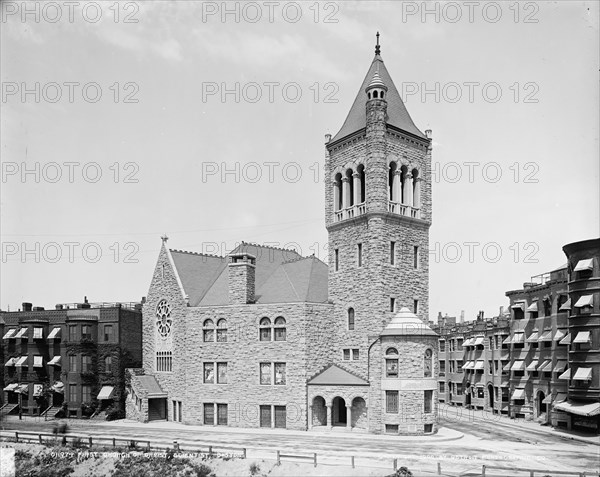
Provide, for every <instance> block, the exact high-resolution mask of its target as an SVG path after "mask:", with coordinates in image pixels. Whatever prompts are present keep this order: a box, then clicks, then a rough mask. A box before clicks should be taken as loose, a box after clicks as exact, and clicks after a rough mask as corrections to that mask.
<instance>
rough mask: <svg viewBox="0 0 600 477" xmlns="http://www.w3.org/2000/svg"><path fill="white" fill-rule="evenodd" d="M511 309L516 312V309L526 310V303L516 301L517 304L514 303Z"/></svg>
mask: <svg viewBox="0 0 600 477" xmlns="http://www.w3.org/2000/svg"><path fill="white" fill-rule="evenodd" d="M511 308H512V309H513V310H515V309H520V310H524V309H525V302H524V301H516V302H515V303H513V304H512V305H511Z"/></svg>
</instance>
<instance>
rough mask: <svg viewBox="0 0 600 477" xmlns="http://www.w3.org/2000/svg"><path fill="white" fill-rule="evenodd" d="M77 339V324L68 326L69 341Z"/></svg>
mask: <svg viewBox="0 0 600 477" xmlns="http://www.w3.org/2000/svg"><path fill="white" fill-rule="evenodd" d="M76 339H77V325H71V326H69V341H75V340H76Z"/></svg>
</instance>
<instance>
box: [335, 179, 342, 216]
mask: <svg viewBox="0 0 600 477" xmlns="http://www.w3.org/2000/svg"><path fill="white" fill-rule="evenodd" d="M333 204H334V208H335V211H336V212H337V211H339V210H342V208H343V205H342V174H340V173H337V174H336V175H335V178H334V180H333Z"/></svg>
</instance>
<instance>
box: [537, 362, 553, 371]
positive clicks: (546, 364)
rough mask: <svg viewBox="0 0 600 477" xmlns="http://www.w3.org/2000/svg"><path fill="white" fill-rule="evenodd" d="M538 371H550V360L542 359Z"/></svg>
mask: <svg viewBox="0 0 600 477" xmlns="http://www.w3.org/2000/svg"><path fill="white" fill-rule="evenodd" d="M538 371H543V372H545V373H549V372H550V371H552V360H550V359H547V360H546V361H544V362H543V363H542V364H541V366H540V367H539V368H538Z"/></svg>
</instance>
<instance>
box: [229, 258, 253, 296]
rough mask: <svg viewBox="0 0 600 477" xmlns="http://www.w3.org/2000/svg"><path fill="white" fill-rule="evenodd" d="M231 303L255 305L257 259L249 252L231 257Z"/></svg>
mask: <svg viewBox="0 0 600 477" xmlns="http://www.w3.org/2000/svg"><path fill="white" fill-rule="evenodd" d="M228 269H229V270H228V272H229V303H231V304H232V305H241V304H246V303H254V286H255V285H254V283H255V274H256V257H255V256H254V255H252V254H249V253H247V252H239V253H232V254H230V255H229V264H228Z"/></svg>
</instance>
